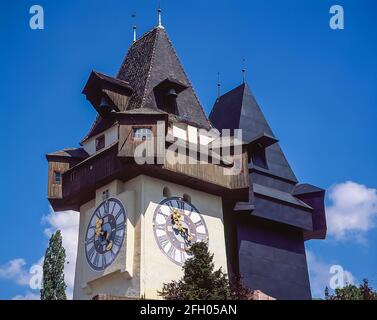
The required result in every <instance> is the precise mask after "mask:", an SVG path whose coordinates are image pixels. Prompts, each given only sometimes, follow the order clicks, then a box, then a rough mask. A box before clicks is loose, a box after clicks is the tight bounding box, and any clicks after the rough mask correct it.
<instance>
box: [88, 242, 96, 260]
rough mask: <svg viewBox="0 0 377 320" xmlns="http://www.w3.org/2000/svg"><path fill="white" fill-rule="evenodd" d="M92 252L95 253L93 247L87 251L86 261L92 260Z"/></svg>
mask: <svg viewBox="0 0 377 320" xmlns="http://www.w3.org/2000/svg"><path fill="white" fill-rule="evenodd" d="M94 252H95V248H94V246H93V247H91V248H90V249H89V251H88V259H89V260H90V261H92V258H93V255H94Z"/></svg>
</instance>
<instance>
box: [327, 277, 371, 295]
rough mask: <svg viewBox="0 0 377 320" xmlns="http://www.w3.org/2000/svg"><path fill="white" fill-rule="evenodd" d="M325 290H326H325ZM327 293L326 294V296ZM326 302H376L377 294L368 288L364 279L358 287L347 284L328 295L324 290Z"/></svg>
mask: <svg viewBox="0 0 377 320" xmlns="http://www.w3.org/2000/svg"><path fill="white" fill-rule="evenodd" d="M326 289H327V288H326ZM326 293H327V294H326ZM325 299H326V300H377V292H376V291H374V290H373V289H372V287H370V286H369V282H368V279H364V280H363V283H362V284H361V285H359V286H358V287H357V286H355V285H352V284H348V285H346V286H345V287H343V288H338V289H335V293H334V294H332V295H330V294H329V293H328V289H327V291H326V290H325Z"/></svg>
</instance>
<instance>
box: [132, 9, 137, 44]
mask: <svg viewBox="0 0 377 320" xmlns="http://www.w3.org/2000/svg"><path fill="white" fill-rule="evenodd" d="M132 18H133V19H134V26H133V31H134V40H133V42H136V14H135V13H133V14H132Z"/></svg>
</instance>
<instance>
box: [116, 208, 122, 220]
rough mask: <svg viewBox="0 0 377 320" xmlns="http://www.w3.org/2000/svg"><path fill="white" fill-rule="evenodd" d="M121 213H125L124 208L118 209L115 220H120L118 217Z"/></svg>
mask: <svg viewBox="0 0 377 320" xmlns="http://www.w3.org/2000/svg"><path fill="white" fill-rule="evenodd" d="M121 214H123V210H122V209H120V210H119V211H118V213H117V214H116V216H115V220H118V218H119V217H120V215H121Z"/></svg>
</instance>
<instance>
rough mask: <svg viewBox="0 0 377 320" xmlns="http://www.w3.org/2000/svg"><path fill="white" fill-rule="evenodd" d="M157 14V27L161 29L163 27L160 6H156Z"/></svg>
mask: <svg viewBox="0 0 377 320" xmlns="http://www.w3.org/2000/svg"><path fill="white" fill-rule="evenodd" d="M157 13H158V26H159V27H160V28H163V26H162V18H161V13H162V10H161V6H160V4H158V10H157Z"/></svg>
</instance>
